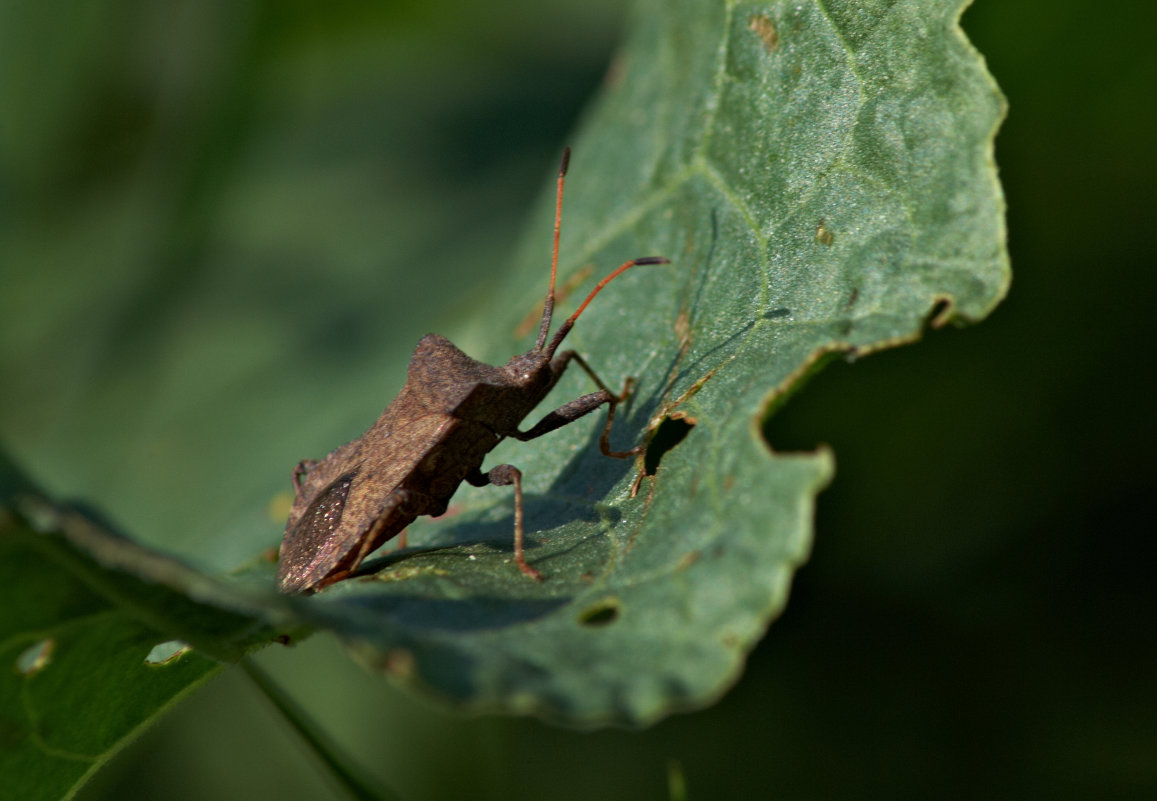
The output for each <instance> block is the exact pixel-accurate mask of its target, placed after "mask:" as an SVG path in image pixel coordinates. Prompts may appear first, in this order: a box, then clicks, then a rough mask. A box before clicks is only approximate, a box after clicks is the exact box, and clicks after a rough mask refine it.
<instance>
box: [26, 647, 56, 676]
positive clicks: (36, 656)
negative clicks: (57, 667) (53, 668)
mask: <svg viewBox="0 0 1157 801" xmlns="http://www.w3.org/2000/svg"><path fill="white" fill-rule="evenodd" d="M55 647H56V640H53V639H51V638H46V639H43V640H41V641H40V642H38V643H36V644H35V645H30V646H28V647H27V648H25V649H24V650H23V651H21V652H20V656H18V657H16V672H17V673H19V674H21V675H23V676H34V675H36V674H37V673H39V672H40V671H42V670H44V668H45V667H46V666H47V665H48V663H49V662H51V661H52V650H53V649H54V648H55Z"/></svg>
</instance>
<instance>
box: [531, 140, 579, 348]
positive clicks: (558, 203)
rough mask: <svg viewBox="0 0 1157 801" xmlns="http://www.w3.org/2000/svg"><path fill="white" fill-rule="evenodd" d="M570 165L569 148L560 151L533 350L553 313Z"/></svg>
mask: <svg viewBox="0 0 1157 801" xmlns="http://www.w3.org/2000/svg"><path fill="white" fill-rule="evenodd" d="M569 166H570V148H569V147H568V148H564V149H563V151H562V163H561V164H559V165H558V199H557V200H555V203H554V249H553V250H552V251H551V255H550V289H549V290H548V291H547V293H546V301H545V302H544V303H543V304H542V327H541V328H539V329H538V341H537V342H536V343H535V344H534V349H535V350H542V346H543V345H544V344H545V343H546V335H547V334H549V333H550V318H551V316H552V315H553V314H554V284H555V281H556V280H557V278H558V234H559V231H561V230H562V186H563V184H564V183H566V168H567V167H569Z"/></svg>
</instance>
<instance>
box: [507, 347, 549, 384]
mask: <svg viewBox="0 0 1157 801" xmlns="http://www.w3.org/2000/svg"><path fill="white" fill-rule="evenodd" d="M502 370H503V372H505V373H506V375H507V376H509V378H510V381H511V382H512V383H514V384H518V385H519V386H520V387H525V388H528V389H532V388H539V387H542V388H546V387H547V386H549V384H550V356H548V355H547V354H545V353H543V352H542V351H541V350H537V349H536V350H529V351H527V352H526V353H520V354H518V355H517V356H514V357H512V358H511V359H510V361H508V362H507V363H506V364H505V365H503V367H502Z"/></svg>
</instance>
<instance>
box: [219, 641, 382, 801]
mask: <svg viewBox="0 0 1157 801" xmlns="http://www.w3.org/2000/svg"><path fill="white" fill-rule="evenodd" d="M240 665H241V669H242V670H243V671H245V673H246V674H247V675H248V676H249V678H250V679H252V680H253V683H254V684H256V685H257V688H258V689H259V690H261V692H262V693H264V695H265V697H266V698H268V699H269V700H270V702H271V703H272V704H273V706H274V707H276V708H277V711H279V712H280V713H281V714H282V716H284V717H285V719H286V720H287V721H288V722H289V725H290V726H292V727H293V728H294V729H296V730H297V733H298V734H300V735H301V738H302V739H303V740H305V743H306V745H308V746H309V747H310V749H312V750H313V752H314V753H315V754H317V756H318V758H319V759H320V760H321V761H322V763H323V764H324V765H325V766H326V767H327V768H329V771H330V774H331V775H332V777H333V778H334V779H335V780H336V781H337V783H338V784H339V785H340V786H341V787H343V788H344V789H345V790H346V792H348V793H349V795H350V796H351V797H352V798H356V799H358V801H401V796H399V795H398V794H397V793H395V792H394V791H393V790H391V789H389V788H388V787H385V786H383V785H381V784H378V783H376V782H374V781H372V780H370V779H369V778H368V777H367V776H366V775H365V773H364V771H362V770H361V769H360V768H359V767H357V766H356V765H355V764H354V763H353V760H351V759H349V758H348V757H347V756H345V755H344V754H343V753H341V751H340V750H339V749H338V747H337V746H336V745H335V744H334V743H333V741H332V740H330V738H328V737H326V736H325V735H324V734H322V732H321V729H320V728H319V727H318V725H317V724H316V723H315V722H314V721H313V720H312V719H310V717H309V716H308V715H307V714H306V713H305V710H303V709H302V708H301V706H300V705H299V704H298V703H297V702H296V701H294V700H293V699H292V698H290V697H289V694H288V693H286V692H285V690H283V689H281V687H280V686H279V685H278V684H277V683H276V682H275V681H273V679H272V678H271V677H270V676H269V674H268V673H266V672H265V671H264V670H262V669H261V668H259V667H258V666H257V665H256V664H254V662H253V661H252V660H251V659H248V658H246V659H242V660H241V662H240Z"/></svg>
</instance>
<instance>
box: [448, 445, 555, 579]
mask: <svg viewBox="0 0 1157 801" xmlns="http://www.w3.org/2000/svg"><path fill="white" fill-rule="evenodd" d="M466 481H467V482H469V483H470V484H472V485H473V486H475V487H485V486H486V485H487V484H493V485H495V486H496V487H506V486H509V485H511V484H513V485H514V564H516V565H518V569H519V570H521V571H522V572H523V573H525V574H526V575H528V576H530V577H531V578H532V579H534V580H535V581H542V573H539V572H538V571H537V570H535V569H534V568H533V567H531V566H530V565H528V564H527V563H526V557H525V556H524V555H523V553H522V471H520V470H519V469H518V468H517V467H515V466H514V465H512V464H500V465H498V466H497V467H495V468H493V469H491V470H490V472H488V473H483V472H482V471H481V470H479V469H478V468H477V467H475V468H474V470H473V471H471V472H470V473H469V474H467V476H466Z"/></svg>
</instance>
